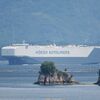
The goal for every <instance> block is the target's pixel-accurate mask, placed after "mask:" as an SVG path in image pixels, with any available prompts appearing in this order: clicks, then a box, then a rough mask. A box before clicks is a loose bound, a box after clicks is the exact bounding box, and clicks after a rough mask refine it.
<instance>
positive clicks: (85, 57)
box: [1, 43, 100, 65]
mask: <svg viewBox="0 0 100 100" xmlns="http://www.w3.org/2000/svg"><path fill="white" fill-rule="evenodd" d="M1 56H2V57H4V58H6V59H7V60H8V61H9V64H11V65H12V64H15V65H16V64H37V63H41V62H43V61H53V62H55V63H60V64H65V63H71V64H72V63H81V64H84V63H99V62H100V46H87V45H64V46H57V45H55V44H54V45H30V44H27V43H23V44H12V45H9V46H5V47H2V48H1Z"/></svg>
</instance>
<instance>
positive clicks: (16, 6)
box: [0, 0, 100, 45]
mask: <svg viewBox="0 0 100 100" xmlns="http://www.w3.org/2000/svg"><path fill="white" fill-rule="evenodd" d="M23 40H25V41H26V42H28V43H33V44H50V43H56V44H92V45H100V0H0V45H8V44H11V43H22V41H23Z"/></svg>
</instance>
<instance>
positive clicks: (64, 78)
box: [35, 61, 78, 85]
mask: <svg viewBox="0 0 100 100" xmlns="http://www.w3.org/2000/svg"><path fill="white" fill-rule="evenodd" d="M51 83H52V84H67V83H70V84H71V83H78V82H76V81H73V80H72V75H71V74H69V73H68V72H67V69H65V71H60V70H58V69H56V66H55V64H54V63H53V62H49V61H45V62H43V63H42V64H41V66H40V72H39V77H38V81H37V82H35V84H44V85H46V84H51Z"/></svg>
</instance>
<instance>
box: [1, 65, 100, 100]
mask: <svg viewBox="0 0 100 100" xmlns="http://www.w3.org/2000/svg"><path fill="white" fill-rule="evenodd" d="M56 67H57V68H58V69H59V70H64V69H65V68H67V72H68V73H71V74H73V76H74V79H75V80H77V81H79V82H81V83H82V84H84V83H85V85H64V86H63V85H54V86H43V85H40V86H39V85H35V84H34V82H35V81H37V78H38V74H39V73H38V72H39V70H40V64H33V65H7V64H0V100H100V87H99V86H96V85H93V84H92V83H95V82H96V81H97V79H98V70H99V69H100V65H99V64H91V65H90V64H89V65H81V64H67V65H65V64H60V65H56ZM86 84H87V85H86Z"/></svg>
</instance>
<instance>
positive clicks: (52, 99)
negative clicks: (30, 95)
mask: <svg viewBox="0 0 100 100" xmlns="http://www.w3.org/2000/svg"><path fill="white" fill-rule="evenodd" d="M45 100H65V99H64V98H46V99H45Z"/></svg>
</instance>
